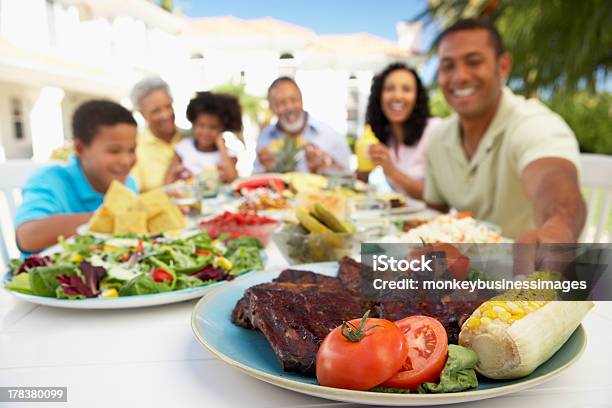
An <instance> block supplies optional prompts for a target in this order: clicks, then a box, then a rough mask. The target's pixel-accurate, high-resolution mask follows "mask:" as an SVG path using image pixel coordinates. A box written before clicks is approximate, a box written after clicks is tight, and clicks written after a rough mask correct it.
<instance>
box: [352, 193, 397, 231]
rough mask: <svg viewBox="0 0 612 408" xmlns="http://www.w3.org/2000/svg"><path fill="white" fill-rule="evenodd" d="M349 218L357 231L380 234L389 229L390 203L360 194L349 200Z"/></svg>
mask: <svg viewBox="0 0 612 408" xmlns="http://www.w3.org/2000/svg"><path fill="white" fill-rule="evenodd" d="M348 204H349V218H350V220H351V222H352V223H353V224H354V225H355V226H356V227H357V230H358V231H363V232H366V233H367V234H368V235H370V234H372V235H376V236H382V235H384V234H386V233H387V232H388V230H389V225H390V224H391V221H390V215H391V214H390V208H391V207H390V205H389V202H388V201H385V200H379V199H377V198H374V197H371V196H370V197H368V196H365V197H363V196H361V197H353V198H351V199H350V200H349V203H348Z"/></svg>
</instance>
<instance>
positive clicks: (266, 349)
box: [191, 262, 586, 406]
mask: <svg viewBox="0 0 612 408" xmlns="http://www.w3.org/2000/svg"><path fill="white" fill-rule="evenodd" d="M291 268H292V269H303V270H309V271H313V272H318V273H321V274H325V275H329V276H335V275H336V273H337V270H338V264H337V263H336V262H327V263H319V264H306V265H294V266H292V267H291ZM280 272H281V270H280V269H278V268H277V269H271V270H268V271H265V272H260V273H257V274H256V275H251V276H248V277H245V278H244V279H240V280H236V281H234V282H231V283H230V284H228V285H225V286H222V287H219V288H217V289H216V290H214V291H211V292H210V293H208V294H207V295H206V296H205V297H203V298H202V299H201V300H200V301H199V302H198V304H197V305H196V306H195V308H194V310H193V313H192V317H191V326H192V329H193V332H194V335H195V337H196V338H197V340H198V341H199V343H200V344H201V345H202V346H203V347H205V348H206V349H208V350H209V351H210V352H211V353H212V354H213V355H215V356H216V357H217V358H218V359H220V360H221V361H223V362H225V363H227V364H229V365H230V366H232V367H234V368H237V369H238V370H240V371H242V372H244V373H245V374H248V375H250V376H252V377H255V378H257V379H259V380H262V381H265V382H267V383H270V384H273V385H276V386H278V387H281V388H285V389H288V390H292V391H295V392H298V393H302V394H307V395H312V396H316V397H320V398H326V399H330V400H335V401H344V402H352V403H360V404H372V405H383V406H430V405H441V404H452V403H460V402H469V401H477V400H482V399H486V398H493V397H497V396H501V395H505V394H510V393H514V392H518V391H521V390H524V389H527V388H530V387H534V386H536V385H538V384H542V383H544V382H547V381H550V380H551V379H553V378H554V377H556V376H558V375H559V374H561V373H562V372H563V371H564V370H566V369H567V368H569V367H570V366H571V365H572V364H574V363H575V362H576V361H577V360H578V359H579V358H580V356H581V355H582V353H583V352H584V350H585V347H586V333H585V331H584V329H583V327H582V326H579V327H578V328H577V329H576V331H575V332H574V333H573V334H572V336H571V337H570V338H569V339H568V341H567V342H566V343H565V344H564V345H563V347H562V348H561V349H559V351H557V353H555V354H554V355H553V356H552V357H551V358H550V359H549V360H548V361H546V362H545V363H544V364H542V365H541V366H540V367H538V368H537V369H536V370H535V371H534V372H533V373H532V374H530V375H529V376H527V377H524V378H521V379H517V380H505V381H500V380H490V379H487V378H485V377H479V378H478V380H479V385H478V388H477V389H476V390H473V391H465V392H459V393H447V394H391V393H377V392H366V391H352V390H344V389H338V388H330V387H323V386H320V385H318V384H317V382H316V379H315V378H309V377H305V376H302V375H299V374H294V373H288V372H284V371H283V370H282V369H281V368H280V364H279V363H278V361H277V360H276V357H275V356H274V353H273V351H272V348H271V347H270V345H269V344H268V342H267V340H266V339H265V337H264V336H263V335H261V334H260V333H258V332H256V331H253V330H247V329H244V328H242V327H238V326H236V325H234V324H233V323H232V322H231V313H232V310H233V308H234V306H235V305H236V302H237V301H238V300H239V299H240V298H241V297H242V295H243V293H244V291H245V290H246V289H248V288H249V287H251V286H253V285H256V284H259V283H264V282H269V281H271V280H272V279H274V278H275V277H277V276H278V274H279V273H280Z"/></svg>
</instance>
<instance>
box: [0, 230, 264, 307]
mask: <svg viewBox="0 0 612 408" xmlns="http://www.w3.org/2000/svg"><path fill="white" fill-rule="evenodd" d="M197 231H198V230H196V232H197ZM60 250H61V246H60V245H54V246H52V247H50V248H47V249H46V250H45V251H43V252H42V253H41V255H50V254H52V253H54V252H58V251H60ZM260 254H261V260H262V263H263V264H264V265H265V264H266V261H267V257H266V254H265V253H264V252H263V251H261V252H260ZM257 272H258V271H251V272H247V273H244V274H242V275H240V276H237V277H236V278H234V280H236V279H239V280H240V279H242V278H244V277H245V276H248V275H250V274H252V273H257ZM11 279H12V272H10V271H9V272H7V273H6V274H5V275H4V277H3V279H2V282H1V284H2V288H3V289H4V290H5V291H7V292H8V293H10V294H11V295H13V296H15V297H16V298H18V299H21V300H25V301H27V302H31V303H36V304H39V305H44V306H51V307H60V308H65V309H132V308H137V307H149V306H159V305H167V304H170V303H178V302H184V301H186V300H191V299H197V298H200V297H202V296H203V295H204V294H206V292H208V291H210V290H211V289H213V288H216V287H217V286H221V285H225V284H227V283H229V282H230V281H221V282H215V283H212V284H210V285H206V286H199V287H196V288H187V289H181V290H175V291H172V292H164V293H156V294H152V295H135V296H122V297H116V298H92V299H78V300H70V299H57V298H52V297H45V296H35V295H26V294H24V293H19V292H15V291H13V290H9V289H6V285H7V284H8V283H9V282H10V280H11Z"/></svg>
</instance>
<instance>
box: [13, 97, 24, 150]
mask: <svg viewBox="0 0 612 408" xmlns="http://www.w3.org/2000/svg"><path fill="white" fill-rule="evenodd" d="M11 121H12V122H13V137H14V138H15V139H16V140H21V139H23V138H24V137H25V129H24V123H23V106H22V103H21V100H20V99H18V98H11Z"/></svg>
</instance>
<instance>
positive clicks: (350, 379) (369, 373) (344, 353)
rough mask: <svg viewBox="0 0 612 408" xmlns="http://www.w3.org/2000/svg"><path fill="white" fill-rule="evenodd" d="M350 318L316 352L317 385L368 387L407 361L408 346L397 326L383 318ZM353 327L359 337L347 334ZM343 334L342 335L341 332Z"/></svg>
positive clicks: (332, 332) (346, 387) (329, 335)
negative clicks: (348, 329)
mask: <svg viewBox="0 0 612 408" xmlns="http://www.w3.org/2000/svg"><path fill="white" fill-rule="evenodd" d="M367 316H368V315H367V314H366V315H365V316H364V317H363V319H361V320H360V319H355V320H351V321H350V322H347V323H345V324H343V325H342V326H340V327H337V328H335V329H334V330H332V331H331V332H330V333H329V334H328V335H327V336H326V337H325V339H324V340H323V343H321V346H320V347H319V351H318V352H317V360H316V371H317V380H318V381H319V384H321V385H323V386H326V387H335V388H345V389H349V390H369V389H370V388H372V387H375V386H377V385H378V384H380V383H381V382H383V381H385V380H386V379H387V378H389V377H391V376H392V375H393V374H394V373H396V372H397V371H398V370H399V369H400V367H401V366H402V362H403V361H405V360H406V356H407V355H408V348H407V347H406V339H405V337H404V336H403V335H402V332H401V331H400V330H399V328H398V327H397V326H396V325H395V324H393V322H390V321H389V320H384V319H368V318H367ZM349 325H350V326H351V327H352V328H356V333H360V336H361V337H359V336H357V337H358V339H356V338H353V339H352V340H351V339H350V338H349V337H350V336H348V337H347V336H346V329H347V328H348V327H349ZM343 333H345V334H343Z"/></svg>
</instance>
